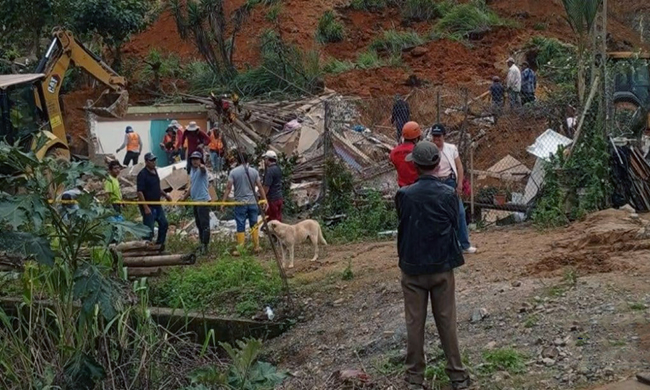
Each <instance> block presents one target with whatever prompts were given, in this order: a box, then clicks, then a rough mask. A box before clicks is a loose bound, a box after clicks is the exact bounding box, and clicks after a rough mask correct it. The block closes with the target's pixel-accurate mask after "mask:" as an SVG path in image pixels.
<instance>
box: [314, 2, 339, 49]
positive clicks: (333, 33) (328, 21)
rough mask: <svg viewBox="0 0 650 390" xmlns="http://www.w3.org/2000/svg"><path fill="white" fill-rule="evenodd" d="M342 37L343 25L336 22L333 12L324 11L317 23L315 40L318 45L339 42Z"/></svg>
mask: <svg viewBox="0 0 650 390" xmlns="http://www.w3.org/2000/svg"><path fill="white" fill-rule="evenodd" d="M343 36H344V29H343V24H342V23H341V22H339V21H337V20H336V16H335V15H334V11H332V10H330V11H326V12H325V13H324V14H323V16H321V18H320V20H319V21H318V28H317V29H316V39H317V40H318V42H320V43H333V42H341V41H342V40H343Z"/></svg>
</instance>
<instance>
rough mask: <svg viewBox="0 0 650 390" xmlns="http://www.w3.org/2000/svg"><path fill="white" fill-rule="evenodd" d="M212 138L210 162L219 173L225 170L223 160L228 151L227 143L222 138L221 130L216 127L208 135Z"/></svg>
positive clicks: (209, 146)
mask: <svg viewBox="0 0 650 390" xmlns="http://www.w3.org/2000/svg"><path fill="white" fill-rule="evenodd" d="M208 136H209V137H210V144H209V145H208V148H209V149H210V162H211V163H212V170H213V171H214V172H215V173H219V172H221V171H222V170H223V158H224V154H225V151H226V142H225V140H224V139H223V137H222V136H221V132H220V131H219V128H217V127H216V126H215V127H213V128H212V129H211V130H210V133H209V134H208Z"/></svg>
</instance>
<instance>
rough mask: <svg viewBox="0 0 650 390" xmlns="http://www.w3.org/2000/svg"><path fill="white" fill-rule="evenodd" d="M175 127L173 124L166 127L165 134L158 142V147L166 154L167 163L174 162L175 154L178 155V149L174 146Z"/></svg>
mask: <svg viewBox="0 0 650 390" xmlns="http://www.w3.org/2000/svg"><path fill="white" fill-rule="evenodd" d="M176 131H177V130H176V128H175V127H174V126H171V125H170V126H169V127H167V130H165V136H164V137H163V140H162V142H161V143H160V148H161V149H162V150H164V151H165V154H166V155H167V165H171V164H173V163H174V160H175V158H176V156H178V155H180V150H178V148H177V147H176Z"/></svg>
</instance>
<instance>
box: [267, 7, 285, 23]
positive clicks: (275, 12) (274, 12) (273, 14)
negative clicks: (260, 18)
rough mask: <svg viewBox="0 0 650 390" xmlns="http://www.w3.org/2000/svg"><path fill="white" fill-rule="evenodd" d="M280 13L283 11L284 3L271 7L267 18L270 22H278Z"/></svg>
mask: <svg viewBox="0 0 650 390" xmlns="http://www.w3.org/2000/svg"><path fill="white" fill-rule="evenodd" d="M280 13H282V4H280V3H278V4H275V5H274V6H272V7H271V8H269V12H267V13H266V20H268V21H269V22H277V21H278V17H279V16H280Z"/></svg>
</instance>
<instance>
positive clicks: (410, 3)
mask: <svg viewBox="0 0 650 390" xmlns="http://www.w3.org/2000/svg"><path fill="white" fill-rule="evenodd" d="M401 8H402V18H404V19H405V20H408V21H412V22H425V21H428V20H432V19H434V18H437V17H439V16H441V14H440V11H439V10H438V5H437V4H436V2H435V1H434V0H406V1H405V2H404V4H403V5H402V7H401Z"/></svg>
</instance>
